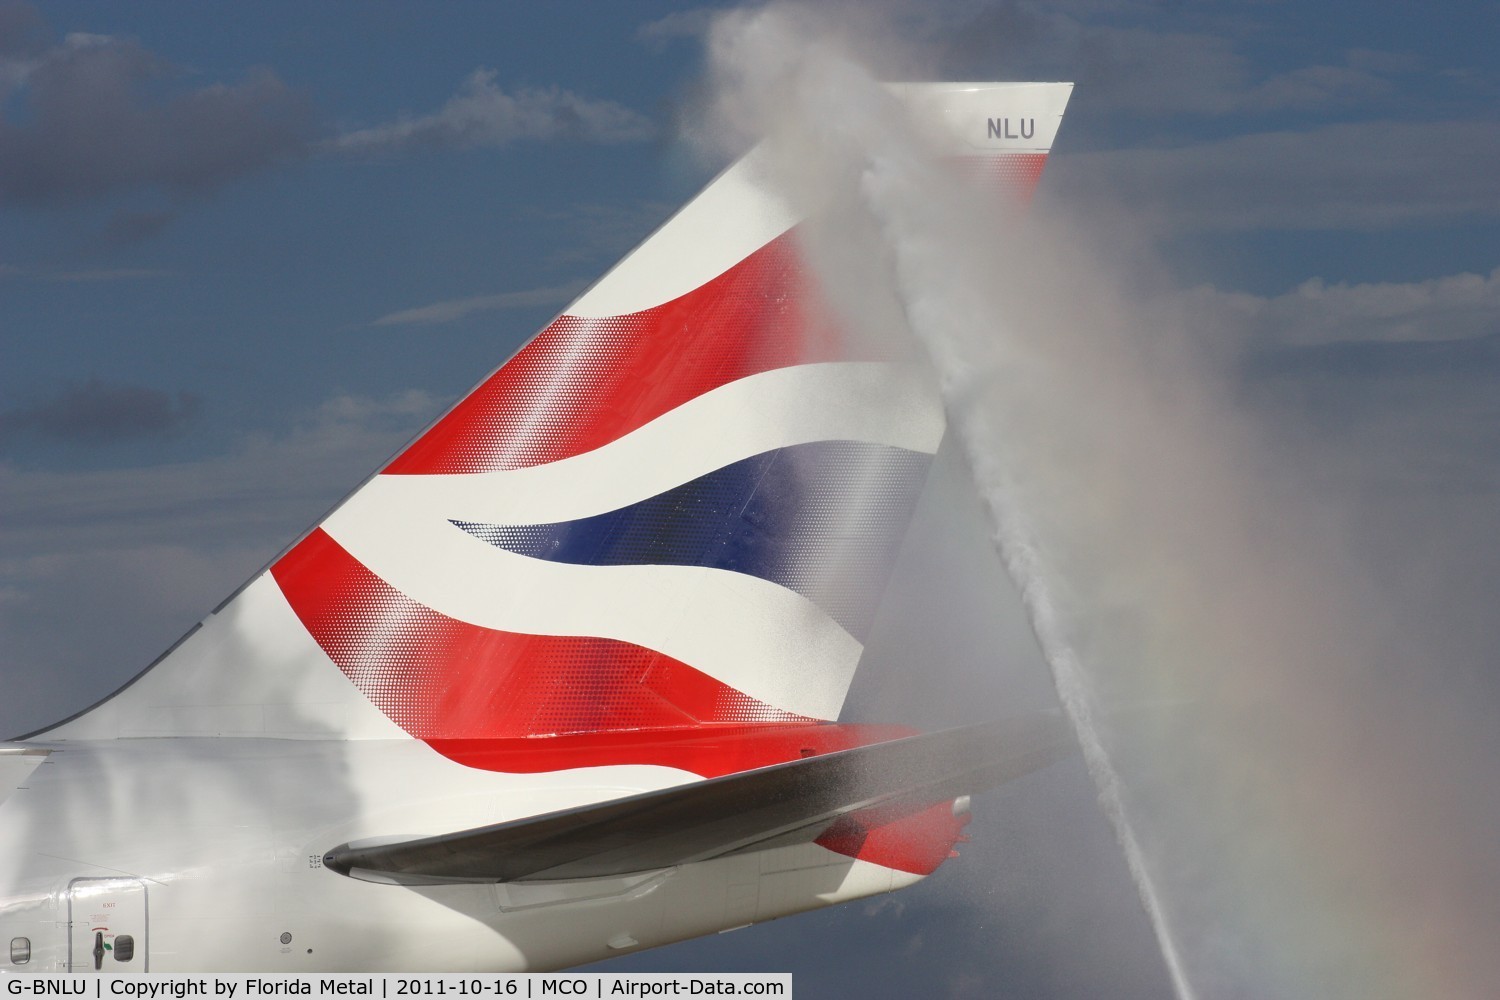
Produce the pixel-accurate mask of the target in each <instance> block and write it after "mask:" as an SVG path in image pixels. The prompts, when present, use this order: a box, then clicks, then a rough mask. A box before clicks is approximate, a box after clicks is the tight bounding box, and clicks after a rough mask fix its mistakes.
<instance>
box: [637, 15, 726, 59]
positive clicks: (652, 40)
mask: <svg viewBox="0 0 1500 1000" xmlns="http://www.w3.org/2000/svg"><path fill="white" fill-rule="evenodd" d="M723 12H724V9H723V8H720V7H691V8H689V9H687V10H674V11H672V12H671V13H670V14H667V15H666V16H664V17H659V18H657V19H656V20H655V21H648V22H646V23H645V24H643V25H641V26H640V27H639V28H636V29H635V37H636V39H637V40H638V41H641V42H645V43H646V44H647V45H650V46H651V47H653V48H656V49H661V48H665V47H666V45H667V43H669V42H673V41H676V40H677V39H680V38H702V37H703V36H705V35H707V34H708V29H709V26H710V25H711V24H712V23H713V19H714V18H715V17H718V16H719V15H720V14H722V13H723Z"/></svg>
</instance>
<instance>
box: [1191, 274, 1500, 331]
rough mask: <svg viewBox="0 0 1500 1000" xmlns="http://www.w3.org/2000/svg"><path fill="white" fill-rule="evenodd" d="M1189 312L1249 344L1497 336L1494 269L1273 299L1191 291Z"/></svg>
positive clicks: (1498, 277) (1499, 294)
mask: <svg viewBox="0 0 1500 1000" xmlns="http://www.w3.org/2000/svg"><path fill="white" fill-rule="evenodd" d="M1187 299H1188V301H1189V303H1190V304H1191V306H1192V307H1193V308H1194V309H1195V310H1196V311H1197V312H1198V314H1199V315H1201V316H1204V317H1212V319H1213V321H1214V322H1215V324H1216V325H1222V326H1227V327H1228V328H1230V329H1231V330H1232V331H1233V332H1234V333H1236V334H1237V335H1239V336H1241V337H1244V338H1246V339H1247V340H1249V341H1251V342H1255V343H1262V344H1284V345H1311V344H1326V343H1339V342H1349V341H1365V342H1374V341H1379V342H1396V341H1444V340H1467V339H1472V338H1476V337H1487V336H1492V335H1500V268H1496V269H1495V270H1493V271H1491V272H1490V273H1489V274H1488V275H1482V274H1469V273H1465V274H1454V275H1448V276H1446V277H1441V278H1431V279H1429V280H1426V281H1411V282H1380V283H1370V284H1356V285H1351V284H1345V283H1342V282H1341V283H1338V284H1332V285H1330V284H1328V283H1326V282H1325V281H1323V279H1321V278H1312V279H1309V280H1308V281H1305V282H1303V283H1302V284H1300V285H1298V286H1297V287H1296V288H1294V289H1292V290H1291V291H1289V292H1286V293H1284V294H1281V295H1276V296H1259V295H1250V294H1247V293H1244V292H1221V291H1218V290H1217V289H1213V288H1206V287H1205V288H1197V289H1194V290H1193V291H1191V292H1189V293H1187Z"/></svg>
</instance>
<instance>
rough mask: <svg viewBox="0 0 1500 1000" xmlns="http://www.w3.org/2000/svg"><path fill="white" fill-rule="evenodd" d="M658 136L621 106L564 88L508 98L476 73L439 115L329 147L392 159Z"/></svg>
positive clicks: (347, 136) (488, 75) (402, 121)
mask: <svg viewBox="0 0 1500 1000" xmlns="http://www.w3.org/2000/svg"><path fill="white" fill-rule="evenodd" d="M655 131H656V129H655V127H654V126H653V125H652V124H651V122H650V120H649V119H647V118H646V117H645V116H644V115H641V114H639V113H638V112H635V111H632V110H630V109H629V108H627V107H625V106H624V105H621V104H616V103H615V102H614V101H601V100H593V99H590V98H586V97H580V96H579V95H578V94H575V93H573V92H572V91H570V90H564V89H562V88H560V87H544V88H533V87H527V88H521V89H519V90H515V91H512V92H506V91H505V90H502V89H501V88H500V87H498V86H497V85H496V84H495V72H494V70H487V69H479V70H475V71H474V72H473V73H472V74H470V76H469V78H468V79H467V80H465V81H464V83H463V86H461V87H460V88H459V90H458V93H456V94H455V95H453V97H451V98H449V99H448V102H447V103H446V104H444V105H443V106H442V107H441V108H440V109H438V110H437V111H435V112H433V113H431V114H426V115H417V116H405V117H401V118H398V119H396V120H395V121H392V122H387V123H385V124H383V125H375V126H371V127H370V128H363V129H355V130H353V131H348V132H345V133H343V134H342V135H339V136H337V137H336V138H334V139H331V140H329V141H328V142H326V143H324V145H323V148H324V150H325V151H328V152H336V153H385V152H392V151H396V150H404V149H413V148H423V147H428V148H437V149H444V148H458V149H468V148H472V147H481V146H483V147H494V146H504V145H507V144H509V143H511V142H515V141H516V140H518V139H578V140H583V141H587V142H605V143H612V142H636V141H639V140H642V139H646V138H649V137H650V136H651V135H652V134H654V133H655Z"/></svg>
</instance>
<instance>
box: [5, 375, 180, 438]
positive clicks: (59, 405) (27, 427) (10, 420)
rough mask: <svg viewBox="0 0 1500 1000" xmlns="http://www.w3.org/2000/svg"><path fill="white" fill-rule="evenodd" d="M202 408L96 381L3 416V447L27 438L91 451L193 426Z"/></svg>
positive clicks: (153, 391)
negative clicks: (59, 442)
mask: <svg viewBox="0 0 1500 1000" xmlns="http://www.w3.org/2000/svg"><path fill="white" fill-rule="evenodd" d="M202 405H203V401H202V399H201V398H200V397H198V396H197V395H195V394H193V393H190V392H178V393H170V392H165V391H163V390H161V389H151V388H148V387H146V386H140V385H127V384H124V383H120V382H106V381H104V380H103V379H100V378H91V379H89V380H88V381H87V382H84V383H83V384H82V385H71V386H68V387H67V388H65V389H63V390H62V391H61V392H59V393H58V394H56V395H55V396H52V397H51V398H49V399H44V400H42V401H40V402H37V403H32V404H30V405H27V406H18V407H13V408H11V409H8V410H4V411H0V444H3V443H4V442H6V441H8V440H11V439H14V438H15V437H18V436H21V435H26V434H34V435H38V436H40V437H46V438H52V439H54V440H58V441H67V442H71V443H77V444H87V445H103V444H113V443H115V442H117V441H127V440H131V439H135V438H146V437H158V436H161V435H165V434H170V433H172V432H174V431H176V430H178V429H179V428H181V427H182V426H183V425H184V424H186V423H188V422H189V421H191V420H192V419H193V418H194V417H196V416H197V415H198V413H199V411H200V410H201V409H202Z"/></svg>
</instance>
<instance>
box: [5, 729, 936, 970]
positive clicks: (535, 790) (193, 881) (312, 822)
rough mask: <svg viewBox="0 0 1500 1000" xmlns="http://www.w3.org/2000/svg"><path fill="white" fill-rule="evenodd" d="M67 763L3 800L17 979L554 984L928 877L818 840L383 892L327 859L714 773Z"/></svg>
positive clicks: (298, 743)
mask: <svg viewBox="0 0 1500 1000" xmlns="http://www.w3.org/2000/svg"><path fill="white" fill-rule="evenodd" d="M50 748H51V749H52V753H51V754H50V756H49V757H47V759H46V761H45V763H42V764H40V765H38V766H37V767H36V769H35V770H34V771H33V772H32V773H31V775H30V776H29V777H28V778H27V779H26V780H25V781H24V782H22V785H21V787H19V788H17V789H16V790H15V791H14V792H12V794H11V795H10V796H9V797H8V798H7V799H5V800H4V802H3V803H0V968H4V969H9V970H11V971H16V972H22V971H28V972H56V971H64V970H69V969H71V970H73V971H92V970H94V969H95V968H96V967H97V968H100V969H102V970H104V971H109V972H130V971H136V972H145V971H148V970H149V971H151V972H180V971H199V972H216V971H224V972H320V971H349V970H364V971H376V972H394V971H407V970H410V971H431V970H442V971H455V972H458V971H497V972H506V971H512V972H519V971H543V970H549V969H556V968H562V967H566V966H570V965H577V964H581V963H584V962H589V961H594V960H597V959H601V958H606V957H609V956H611V955H617V954H621V953H623V952H626V951H632V950H637V949H639V948H645V947H652V946H655V945H661V944H666V943H669V942H672V941H677V940H682V939H684V938H689V937H694V936H697V935H700V934H706V933H710V932H714V931H719V930H724V929H726V928H731V927H737V926H741V925H744V924H749V923H753V922H756V921H760V920H767V919H771V918H773V917H779V916H784V915H786V914H789V913H796V912H799V911H802V910H807V909H812V908H815V907H819V906H826V905H829V904H832V903H837V902H842V901H845V900H849V899H855V898H858V897H861V896H868V895H871V894H874V893H879V892H885V891H888V890H890V889H894V888H898V887H900V886H903V885H906V884H909V883H911V882H914V881H916V880H917V879H918V878H919V876H915V875H910V874H907V873H905V872H899V871H892V870H891V869H889V868H885V867H882V866H879V865H874V864H870V863H867V862H863V861H858V860H853V859H851V858H848V857H845V856H843V855H839V854H835V853H833V852H831V851H828V850H825V849H824V848H822V847H819V846H817V845H815V844H808V845H802V846H796V847H784V848H776V849H771V850H764V851H759V852H755V853H750V854H744V855H739V856H735V857H730V858H723V859H719V860H715V861H707V862H700V863H695V864H688V865H682V866H679V867H675V868H669V869H665V870H660V871H655V872H643V873H640V874H635V875H630V876H625V877H619V878H610V879H588V880H579V881H573V882H552V883H527V884H509V885H506V884H493V883H471V884H444V885H428V886H402V885H391V884H380V883H375V882H367V881H361V880H359V879H355V878H348V877H345V876H343V875H339V874H336V873H334V872H332V871H329V870H327V869H325V868H323V867H322V856H323V854H324V852H325V851H327V850H328V849H329V848H331V847H333V846H335V845H338V844H343V843H346V842H349V841H357V840H363V839H368V838H375V837H383V838H405V837H414V836H422V835H429V834H434V833H441V832H445V831H451V830H461V829H468V828H473V827H477V826H483V825H486V824H491V823H497V822H503V821H506V820H510V819H516V818H520V817H524V816H532V815H536V814H538V813H543V812H549V811H552V810H556V809H563V808H569V807H573V806H578V805H583V804H586V803H590V802H596V801H600V800H603V799H610V798H616V797H619V796H621V795H626V794H632V793H635V792H640V791H646V790H652V789H657V788H664V787H667V786H670V785H674V784H680V783H682V782H684V781H690V780H693V779H694V778H695V777H696V776H694V775H691V774H689V773H687V772H683V771H678V770H675V769H672V768H665V767H654V766H619V767H595V768H579V769H576V770H570V771H562V772H550V773H544V774H519V775H517V774H501V773H495V772H489V771H482V770H476V769H473V768H468V767H464V766H462V765H459V764H455V763H453V762H452V761H449V760H447V759H446V758H443V757H441V756H440V755H439V754H437V753H436V752H435V751H433V750H432V749H431V748H429V747H428V746H427V745H426V744H425V743H423V742H421V741H419V740H410V739H407V740H306V739H304V740H288V739H211V738H210V739H196V738H178V739H149V738H148V739H121V740H101V741H69V742H66V743H57V744H51V745H50ZM120 935H128V936H129V939H128V941H127V942H126V943H125V945H124V947H122V948H118V949H117V948H115V947H114V944H115V940H116V938H117V937H119V936H120ZM18 938H24V939H28V940H29V947H30V959H29V961H27V962H26V963H24V964H20V965H17V964H11V963H10V962H9V958H10V956H9V955H7V954H6V953H5V950H4V946H5V942H7V941H13V939H18ZM117 955H128V958H126V959H125V960H120V959H119V958H118V957H117Z"/></svg>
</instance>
